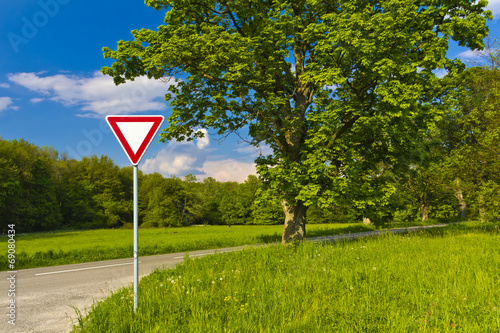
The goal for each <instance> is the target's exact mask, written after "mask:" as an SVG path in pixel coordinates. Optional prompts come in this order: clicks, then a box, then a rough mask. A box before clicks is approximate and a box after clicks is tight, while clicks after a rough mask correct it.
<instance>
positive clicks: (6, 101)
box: [0, 97, 19, 112]
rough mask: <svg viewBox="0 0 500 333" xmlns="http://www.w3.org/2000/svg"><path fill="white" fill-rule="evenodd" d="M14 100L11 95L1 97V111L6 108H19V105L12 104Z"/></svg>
mask: <svg viewBox="0 0 500 333" xmlns="http://www.w3.org/2000/svg"><path fill="white" fill-rule="evenodd" d="M12 104H14V101H13V100H12V98H10V97H0V112H2V111H5V110H9V109H11V110H17V109H19V107H17V106H14V105H12Z"/></svg>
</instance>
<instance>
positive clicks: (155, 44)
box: [102, 0, 491, 243]
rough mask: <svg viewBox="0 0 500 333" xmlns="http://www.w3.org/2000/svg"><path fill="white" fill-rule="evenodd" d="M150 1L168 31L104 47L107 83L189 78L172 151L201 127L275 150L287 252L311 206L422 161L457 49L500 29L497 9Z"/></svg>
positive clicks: (177, 110)
mask: <svg viewBox="0 0 500 333" xmlns="http://www.w3.org/2000/svg"><path fill="white" fill-rule="evenodd" d="M146 4H147V5H149V6H151V7H153V8H154V9H156V10H160V11H165V12H166V13H165V24H164V25H162V26H160V27H158V30H157V31H153V30H147V29H141V30H134V31H133V32H132V34H133V37H134V40H132V41H120V42H119V43H118V47H117V49H116V50H115V51H113V50H111V49H109V48H104V56H105V57H106V58H111V59H114V60H115V62H114V63H113V65H112V66H111V67H104V68H103V69H102V72H103V73H104V74H108V75H110V76H112V77H113V78H114V81H115V83H116V84H121V83H124V82H126V81H127V80H133V79H134V78H136V77H139V76H147V77H149V78H155V79H160V78H172V77H174V78H177V80H176V84H175V85H171V86H170V88H169V90H170V91H169V93H168V94H167V95H166V99H167V100H169V101H170V106H171V107H172V115H171V116H170V117H169V119H168V120H169V125H168V127H167V128H166V129H165V130H164V131H163V133H162V137H163V139H164V140H171V139H177V140H183V139H185V138H191V137H193V136H198V135H202V134H201V132H196V130H197V129H198V128H200V127H201V128H213V129H215V130H217V132H218V134H219V135H227V134H228V133H230V132H234V131H238V130H244V131H248V136H249V141H250V142H251V143H252V144H253V145H256V146H258V145H260V144H262V143H264V144H267V145H269V146H270V147H271V148H272V151H273V153H272V154H271V155H269V156H261V157H259V158H258V159H257V164H258V170H259V173H260V176H261V178H262V179H263V180H264V182H265V183H266V184H267V185H268V187H269V188H270V189H272V190H274V191H276V192H277V193H279V195H280V198H281V200H282V206H283V210H284V212H285V226H284V231H283V242H284V243H286V242H290V241H292V240H294V239H296V240H299V241H301V240H302V238H303V237H304V235H305V221H306V210H307V207H308V206H310V205H312V204H316V205H320V206H326V205H329V204H332V203H333V202H335V201H336V200H338V199H339V197H341V196H342V194H343V193H344V192H345V191H346V188H347V187H348V185H349V183H350V182H353V183H356V182H357V183H359V181H360V179H361V178H363V177H364V175H367V174H368V175H369V174H370V172H368V170H374V169H376V168H375V165H376V164H377V163H378V162H379V161H385V162H387V163H389V162H391V161H392V159H397V158H399V157H400V156H401V155H402V154H403V153H404V152H407V151H408V150H410V149H409V147H411V143H412V142H413V137H414V136H415V135H417V134H419V131H420V130H421V129H422V127H423V126H424V124H425V122H426V120H427V119H428V118H429V117H430V116H431V115H430V110H431V109H430V108H426V105H428V104H429V103H431V102H433V101H434V100H435V96H436V94H439V92H440V91H441V89H442V88H443V87H442V84H441V83H440V80H439V79H438V78H437V77H436V76H435V74H434V71H435V70H438V69H443V68H446V69H448V71H450V72H452V73H454V72H456V71H458V70H459V69H460V67H461V66H460V62H459V61H457V60H451V59H448V58H447V56H446V52H447V50H448V43H449V42H450V40H454V41H456V42H458V44H459V45H461V46H466V47H469V48H472V49H481V48H482V47H483V42H482V40H483V38H484V37H485V36H486V34H487V27H486V20H487V19H491V12H489V11H485V10H484V7H485V6H486V4H487V2H486V1H484V0H480V1H477V2H471V1H466V0H460V1H447V0H441V1H437V0H428V1H415V0H404V1H394V0H386V1H369V0H364V1H359V0H356V1H354V0H344V1H334V2H333V1H317V0H301V1H284V0H275V1H267V0H257V1H248V0H246V1H243V0H233V1H213V0H196V1H194V0H174V1H167V0H146ZM364 179H365V180H366V179H368V178H366V177H365V178H364Z"/></svg>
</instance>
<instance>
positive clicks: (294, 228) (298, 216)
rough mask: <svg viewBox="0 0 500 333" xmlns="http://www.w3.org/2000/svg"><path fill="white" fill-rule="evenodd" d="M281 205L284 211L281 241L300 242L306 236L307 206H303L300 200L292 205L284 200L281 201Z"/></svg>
mask: <svg viewBox="0 0 500 333" xmlns="http://www.w3.org/2000/svg"><path fill="white" fill-rule="evenodd" d="M281 206H282V207H283V211H284V212H285V225H284V227H283V238H282V240H281V243H282V244H287V243H290V242H293V241H298V242H299V243H300V242H302V241H303V240H304V237H305V236H306V211H307V207H306V206H304V204H303V202H302V201H299V202H297V203H296V204H295V205H293V206H292V205H289V204H288V202H287V201H286V200H282V201H281Z"/></svg>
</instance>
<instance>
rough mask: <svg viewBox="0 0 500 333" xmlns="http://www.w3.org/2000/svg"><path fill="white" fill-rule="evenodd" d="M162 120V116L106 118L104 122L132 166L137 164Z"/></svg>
mask: <svg viewBox="0 0 500 333" xmlns="http://www.w3.org/2000/svg"><path fill="white" fill-rule="evenodd" d="M164 119H165V118H164V117H163V116H107V117H106V121H107V122H108V124H109V126H110V127H111V129H112V130H113V133H114V134H115V136H116V138H117V139H118V142H120V145H121V146H122V148H123V150H124V151H125V153H126V154H127V156H128V158H129V160H130V162H131V163H132V164H133V165H137V164H139V162H140V161H141V158H142V156H143V155H144V153H145V152H146V150H147V149H148V147H149V145H150V143H151V141H153V138H154V136H155V135H156V133H157V132H158V130H159V129H160V126H161V124H162V123H163V120H164Z"/></svg>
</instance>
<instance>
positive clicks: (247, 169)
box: [196, 159, 257, 183]
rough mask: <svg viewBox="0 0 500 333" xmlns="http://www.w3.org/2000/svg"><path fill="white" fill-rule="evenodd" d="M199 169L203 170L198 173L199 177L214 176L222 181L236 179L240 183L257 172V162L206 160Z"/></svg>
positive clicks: (197, 176)
mask: <svg viewBox="0 0 500 333" xmlns="http://www.w3.org/2000/svg"><path fill="white" fill-rule="evenodd" d="M199 171H201V172H203V174H201V175H196V178H197V179H203V178H207V177H212V178H215V179H216V180H218V181H221V182H228V181H234V182H238V183H243V182H244V181H245V180H246V179H247V178H248V175H256V174H257V170H256V168H255V163H248V162H241V161H237V160H233V159H226V160H221V161H206V162H205V163H203V166H202V167H201V168H200V169H199Z"/></svg>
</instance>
